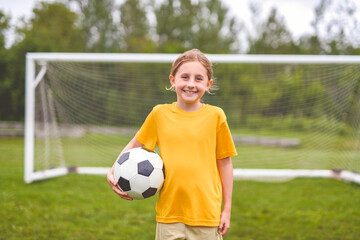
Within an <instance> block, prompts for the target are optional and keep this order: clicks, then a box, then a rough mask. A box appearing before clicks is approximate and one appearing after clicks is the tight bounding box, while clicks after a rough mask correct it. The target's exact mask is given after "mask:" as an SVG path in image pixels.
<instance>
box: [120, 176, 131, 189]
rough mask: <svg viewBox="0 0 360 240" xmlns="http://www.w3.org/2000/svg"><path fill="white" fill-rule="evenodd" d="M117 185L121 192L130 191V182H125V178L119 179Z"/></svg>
mask: <svg viewBox="0 0 360 240" xmlns="http://www.w3.org/2000/svg"><path fill="white" fill-rule="evenodd" d="M118 185H119V187H120V188H121V190H123V191H130V190H131V188H130V182H129V181H128V180H126V179H125V178H122V177H120V179H119V181H118Z"/></svg>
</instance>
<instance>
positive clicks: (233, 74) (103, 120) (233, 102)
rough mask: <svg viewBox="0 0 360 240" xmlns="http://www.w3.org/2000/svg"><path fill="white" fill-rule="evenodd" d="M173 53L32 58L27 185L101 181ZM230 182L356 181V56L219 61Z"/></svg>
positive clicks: (161, 97) (218, 95)
mask: <svg viewBox="0 0 360 240" xmlns="http://www.w3.org/2000/svg"><path fill="white" fill-rule="evenodd" d="M177 57H178V55H177V54H100V53H98V54H97V53H28V54H27V60H26V116H25V117H26V122H25V182H27V183H30V182H32V181H36V180H41V179H46V178H51V177H56V176H61V175H66V174H68V173H72V172H75V173H84V174H106V173H107V171H108V170H109V168H110V167H111V166H112V164H113V162H114V161H115V159H116V157H117V156H118V154H119V153H120V151H121V150H122V148H123V147H124V146H125V145H126V144H127V143H128V141H129V140H130V139H131V138H132V137H133V136H134V134H135V133H136V131H137V130H138V128H139V127H140V126H141V124H142V123H143V121H144V120H145V118H146V116H147V114H148V113H149V112H150V111H151V110H152V108H153V107H154V106H155V105H156V104H160V103H171V102H174V101H176V94H175V93H174V92H172V91H169V90H166V88H168V87H169V86H170V83H169V81H168V76H169V73H170V69H171V64H172V62H173V61H174V60H175V59H176V58H177ZM208 57H209V59H210V60H211V61H212V62H213V65H214V75H215V78H216V80H215V84H216V85H217V86H218V87H219V90H217V91H216V92H215V94H214V95H206V96H204V99H203V101H204V102H205V103H208V104H212V105H216V106H219V107H221V108H222V109H223V110H224V111H225V113H226V115H227V120H228V123H229V126H230V128H231V131H232V134H233V139H234V142H235V145H236V147H237V150H238V156H236V157H234V158H233V165H234V177H235V178H236V179H257V180H267V181H268V180H270V181H279V180H287V179H291V178H294V177H325V178H331V177H334V178H342V179H345V180H347V181H354V182H357V183H360V178H359V176H360V175H359V174H358V172H359V171H360V152H359V147H360V145H359V140H360V132H359V131H360V129H359V127H360V58H359V57H357V56H305V55H298V56H296V55H215V54H209V55H208Z"/></svg>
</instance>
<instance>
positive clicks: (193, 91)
mask: <svg viewBox="0 0 360 240" xmlns="http://www.w3.org/2000/svg"><path fill="white" fill-rule="evenodd" d="M183 91H184V92H186V93H197V91H188V90H183Z"/></svg>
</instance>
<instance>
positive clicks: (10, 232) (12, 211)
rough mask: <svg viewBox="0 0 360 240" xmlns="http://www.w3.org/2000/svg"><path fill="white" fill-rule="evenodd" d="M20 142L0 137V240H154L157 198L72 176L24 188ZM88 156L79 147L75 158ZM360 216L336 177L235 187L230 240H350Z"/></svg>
mask: <svg viewBox="0 0 360 240" xmlns="http://www.w3.org/2000/svg"><path fill="white" fill-rule="evenodd" d="M126 141H127V139H123V140H122V141H119V143H118V146H117V147H118V148H119V149H121V148H122V147H123V146H124V144H125V143H126ZM23 144H24V141H23V139H22V138H8V139H4V138H0V156H1V160H0V161H1V167H0V180H1V181H0V206H1V211H0V239H7V240H8V239H9V240H11V239H37V240H41V239H50V238H51V239H54V240H56V239H69V240H71V239H77V240H78V239H86V240H92V239H94V240H95V239H109V240H111V239H116V240H119V239H120V240H123V239H124V240H125V239H139V240H149V239H154V234H155V210H154V207H155V202H156V198H155V197H154V198H150V199H147V200H142V201H131V202H128V201H124V200H121V199H120V198H119V197H117V196H116V195H115V194H114V193H113V191H112V190H111V188H110V187H109V186H108V184H107V182H106V177H105V176H88V175H76V174H73V175H72V174H70V175H69V176H67V177H61V178H54V179H51V180H46V181H40V182H36V183H33V184H25V183H24V182H23V177H22V174H23V154H24V153H23ZM237 148H238V151H241V146H239V145H237ZM254 150H255V149H254ZM261 150H263V149H261V148H259V149H256V151H258V152H261ZM84 152H85V149H78V151H76V150H75V149H74V150H73V153H72V154H74V155H76V156H82V155H84ZM86 156H88V157H89V156H91V154H88V153H87V154H86ZM112 161H113V159H111V160H108V162H109V164H110V162H112ZM359 216H360V188H359V185H356V184H347V183H344V182H342V181H337V180H331V179H295V180H292V181H289V182H283V183H269V182H267V183H262V182H251V181H236V182H235V183H234V194H233V208H232V219H231V220H232V222H231V228H230V231H229V233H228V234H227V235H226V237H225V239H226V240H238V239H243V240H251V239H257V240H258V239H259V240H266V239H279V240H282V239H284V240H285V239H322V240H340V239H341V240H353V239H357V238H358V236H359V235H360V218H359Z"/></svg>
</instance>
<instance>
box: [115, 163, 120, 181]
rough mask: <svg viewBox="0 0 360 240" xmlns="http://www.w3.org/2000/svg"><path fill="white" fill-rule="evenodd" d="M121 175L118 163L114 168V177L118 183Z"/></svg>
mask: <svg viewBox="0 0 360 240" xmlns="http://www.w3.org/2000/svg"><path fill="white" fill-rule="evenodd" d="M120 175H121V170H120V165H119V164H118V163H117V162H116V163H115V166H114V177H115V180H116V181H119V178H120Z"/></svg>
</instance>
